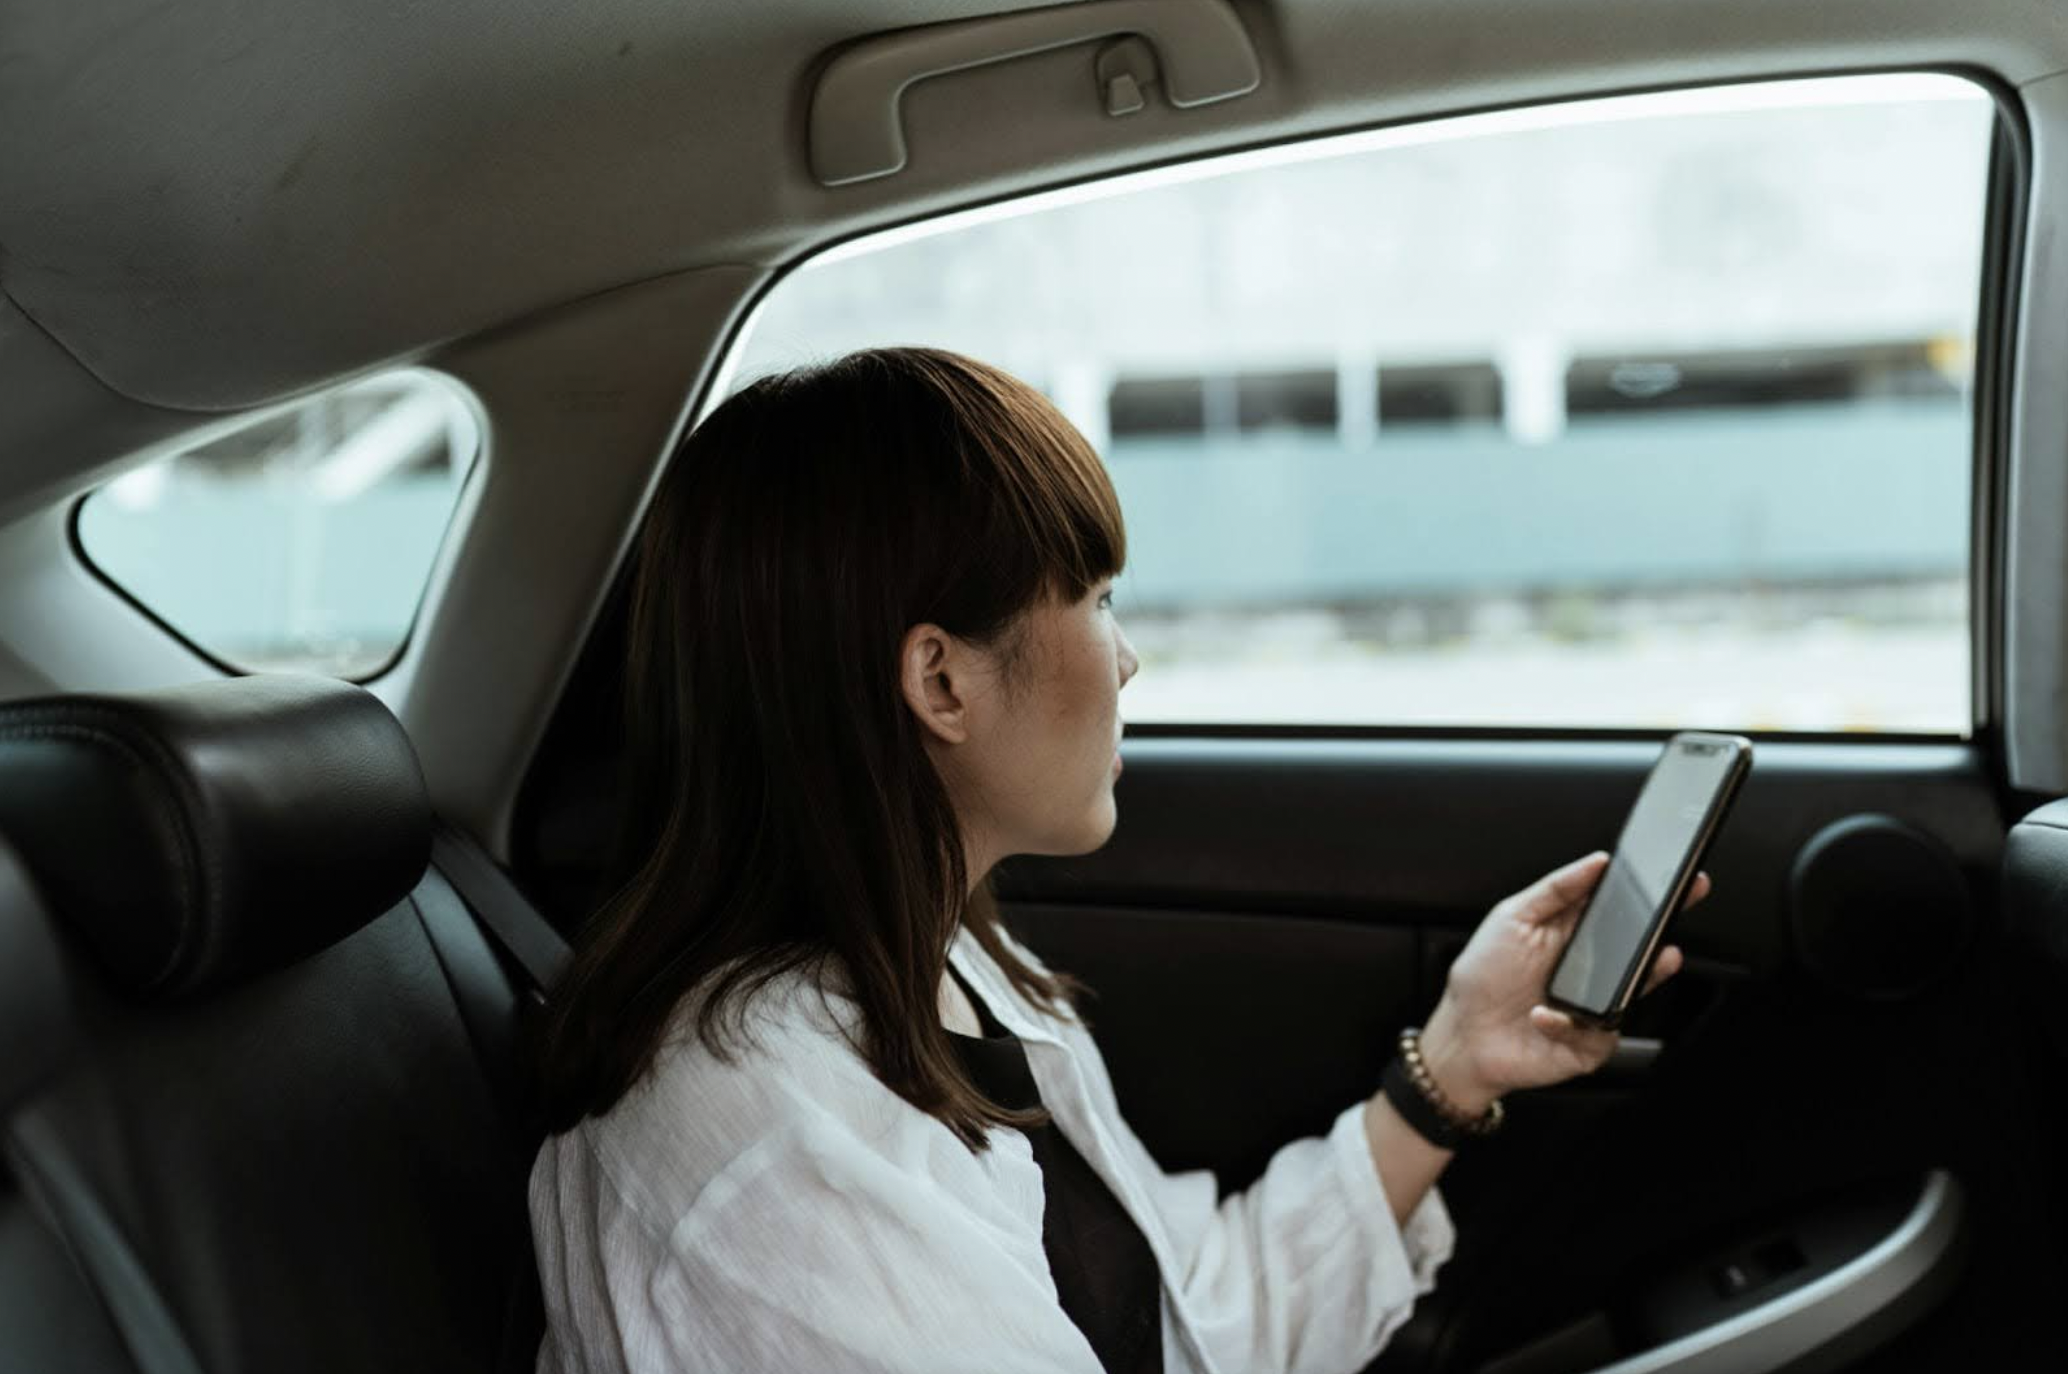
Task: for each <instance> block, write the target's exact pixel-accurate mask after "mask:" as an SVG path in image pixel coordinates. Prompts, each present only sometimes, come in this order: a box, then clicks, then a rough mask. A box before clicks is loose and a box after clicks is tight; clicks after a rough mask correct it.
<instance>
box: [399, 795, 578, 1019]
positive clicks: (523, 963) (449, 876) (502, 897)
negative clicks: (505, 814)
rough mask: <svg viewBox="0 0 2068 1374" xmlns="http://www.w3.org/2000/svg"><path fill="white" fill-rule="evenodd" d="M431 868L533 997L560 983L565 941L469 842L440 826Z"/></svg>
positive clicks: (452, 828)
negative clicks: (456, 894) (456, 893)
mask: <svg viewBox="0 0 2068 1374" xmlns="http://www.w3.org/2000/svg"><path fill="white" fill-rule="evenodd" d="M431 863H432V865H433V866H434V867H436V868H437V870H438V871H439V872H440V873H442V874H444V875H445V880H446V881H447V882H449V883H451V884H452V885H453V887H454V888H456V889H458V891H459V895H460V897H461V899H462V900H464V901H465V902H466V904H467V905H468V906H469V907H471V908H473V911H474V914H475V915H476V916H477V917H479V918H480V921H481V924H482V925H483V926H484V927H485V928H486V929H487V931H488V933H489V936H490V937H491V938H492V939H494V941H495V942H496V944H497V946H499V947H500V948H501V949H502V951H503V953H505V954H507V955H509V956H510V958H511V959H513V960H515V961H516V963H517V966H518V967H519V968H521V969H523V970H524V975H525V977H526V978H528V979H529V980H530V982H531V986H532V990H533V991H534V992H545V991H546V990H548V989H549V988H551V987H552V986H553V985H554V984H555V983H557V982H559V981H560V974H561V973H562V971H563V970H565V969H566V967H567V963H568V960H569V959H570V958H571V957H572V955H571V953H570V951H569V949H568V947H567V941H566V940H564V939H562V938H561V936H560V932H559V931H557V930H555V929H553V927H552V926H551V925H550V924H549V923H548V922H547V921H546V918H545V917H543V916H541V915H539V913H538V910H537V908H535V907H533V906H532V904H531V902H530V901H529V900H528V899H527V898H526V897H525V895H524V894H523V893H522V892H519V891H518V890H517V885H516V884H515V883H513V882H511V881H510V877H509V875H508V874H506V873H504V872H503V870H502V866H501V865H499V864H498V863H496V861H495V860H494V859H492V858H490V857H489V855H488V851H487V850H485V849H483V848H482V847H481V846H480V845H479V844H476V843H475V842H474V837H473V836H471V835H469V834H467V833H466V832H465V831H464V830H461V829H460V828H459V827H458V826H456V825H454V824H452V823H451V822H450V821H444V820H441V821H440V822H439V823H438V827H437V829H436V830H434V831H433V832H432V834H431Z"/></svg>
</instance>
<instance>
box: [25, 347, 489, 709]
mask: <svg viewBox="0 0 2068 1374" xmlns="http://www.w3.org/2000/svg"><path fill="white" fill-rule="evenodd" d="M394 372H421V373H426V374H428V375H430V376H432V377H433V378H435V379H436V383H437V384H439V385H442V386H443V387H444V388H445V389H446V390H447V392H449V393H450V395H451V397H452V399H453V400H454V401H455V402H456V403H458V404H460V405H463V406H465V407H466V408H467V410H468V411H469V412H470V413H471V415H472V417H473V421H474V429H475V441H474V452H473V454H472V455H471V456H470V457H469V458H468V459H467V463H466V468H465V470H464V471H463V472H462V473H461V474H460V477H459V480H458V481H457V482H455V483H454V484H453V497H452V509H451V511H450V512H448V514H447V516H446V520H445V527H444V529H443V530H442V531H440V533H439V535H438V542H437V543H436V544H435V545H434V546H433V547H432V550H431V560H430V565H429V570H428V573H427V575H426V577H425V579H424V585H423V586H421V587H419V588H418V589H417V595H416V602H415V604H413V605H412V606H411V607H410V610H409V619H408V621H407V622H406V623H405V624H404V626H403V629H402V636H401V638H400V639H398V640H397V641H396V642H395V647H394V649H393V651H392V652H390V653H389V654H388V655H387V656H386V657H385V658H383V659H382V660H381V661H380V664H379V666H377V667H375V668H374V669H372V670H371V671H369V672H366V673H363V674H356V675H347V674H343V673H321V674H319V676H323V677H328V678H331V679H332V680H333V681H337V682H349V683H351V684H353V685H354V686H357V687H368V686H371V685H372V684H374V683H376V682H378V681H380V680H381V679H382V678H384V677H386V676H387V675H388V674H389V673H392V672H394V671H395V669H396V668H397V667H398V666H400V665H401V663H402V660H403V659H404V658H405V657H407V656H408V653H409V650H410V648H411V646H412V645H413V644H414V643H415V642H416V636H417V630H418V628H419V626H420V625H421V624H422V622H423V615H424V607H425V605H426V604H428V603H429V601H430V599H431V593H432V591H433V590H435V589H436V587H437V586H438V584H439V582H440V580H441V576H442V570H443V569H444V568H445V567H446V566H447V560H448V555H449V554H450V552H451V550H452V549H454V548H456V547H457V546H458V545H457V543H456V542H455V541H456V540H461V539H463V538H464V534H463V532H462V530H461V528H460V527H461V526H462V524H464V523H465V522H464V520H463V518H462V516H463V513H464V512H465V511H466V510H467V509H468V506H469V502H470V499H471V497H472V496H473V493H474V489H475V487H476V486H477V485H478V484H479V483H480V482H481V481H482V471H483V469H484V468H485V467H486V466H487V462H488V449H489V424H488V416H487V413H486V411H485V410H484V409H483V407H482V405H481V401H480V398H479V397H477V396H475V395H474V393H473V391H472V389H470V388H469V387H468V386H466V385H465V384H464V383H463V382H461V381H460V379H459V378H457V377H455V376H453V375H452V374H450V373H448V372H444V371H441V370H439V369H438V368H435V367H429V366H426V365H424V364H422V363H414V364H407V365H405V366H402V367H395V368H385V369H382V371H381V372H375V373H369V374H367V375H365V376H360V377H353V378H350V379H348V380H346V381H343V382H338V383H335V384H333V385H331V386H326V387H322V388H319V389H318V390H316V391H314V392H310V393H308V394H306V395H302V396H297V397H295V398H294V399H293V400H292V401H288V402H285V403H282V404H280V405H273V406H263V407H260V408H259V409H256V410H254V411H251V412H250V413H248V414H246V415H242V416H239V417H237V418H238V421H239V423H237V424H234V425H229V426H226V427H224V428H223V429H222V430H221V431H219V435H218V437H219V436H220V435H228V434H235V433H236V432H237V431H238V430H240V429H242V428H244V427H245V426H247V425H254V424H258V423H260V422H262V421H264V420H266V419H269V418H271V417H274V416H277V415H285V414H290V413H292V412H293V411H294V409H295V408H296V407H297V406H300V405H304V404H307V403H308V402H309V401H311V400H314V399H315V398H316V397H318V396H321V395H324V394H327V393H328V392H331V391H338V390H343V389H344V388H346V387H349V386H354V385H357V384H359V383H361V382H365V381H370V380H373V379H374V378H376V377H379V376H382V375H384V374H386V373H394ZM185 440H186V436H179V438H177V439H175V440H174V441H173V443H171V444H167V445H164V446H162V447H161V449H160V450H159V451H154V452H152V453H151V454H150V455H149V456H148V457H146V458H145V459H144V460H143V462H142V463H133V464H130V465H129V466H127V467H125V468H124V469H123V470H122V472H120V473H116V474H114V475H113V476H110V477H107V478H104V479H103V480H101V481H99V482H96V483H94V485H92V486H90V487H88V488H87V489H86V490H84V491H82V492H80V493H78V494H77V495H76V496H73V497H72V498H71V499H70V501H69V502H68V503H67V504H66V509H65V544H66V547H67V548H69V549H70V550H71V554H72V558H73V560H74V561H75V562H76V563H77V564H78V565H79V566H80V567H81V568H82V569H83V570H85V572H86V574H87V575H88V576H89V577H91V578H92V579H93V580H94V581H95V582H97V583H99V584H100V585H101V586H102V587H105V588H106V589H107V590H108V591H110V592H112V593H114V594H115V596H116V597H117V598H118V599H120V600H121V601H123V602H124V603H126V604H127V605H128V606H129V608H130V609H131V610H134V611H135V612H136V613H137V614H139V615H141V616H142V617H143V618H144V619H145V620H147V621H149V622H150V623H151V624H152V625H154V626H156V627H157V628H158V629H159V630H161V631H163V632H164V634H165V635H166V636H167V637H168V638H170V639H172V640H173V641H175V642H176V643H178V644H179V645H180V647H182V648H184V649H185V650H186V651H187V652H188V653H190V654H192V655H194V657H196V658H198V659H200V660H201V661H202V662H203V663H206V664H207V665H208V666H209V667H211V668H214V669H215V670H216V671H217V672H219V673H221V674H222V675H223V676H225V677H255V676H260V675H263V674H266V673H276V672H286V671H289V670H287V669H281V668H253V667H248V666H246V665H244V664H240V663H234V662H232V661H231V660H229V659H227V658H225V657H224V656H223V655H222V654H221V653H219V652H218V651H216V650H214V649H211V648H209V647H208V646H207V645H205V644H203V643H201V642H200V641H199V640H198V639H195V638H194V637H193V636H192V635H191V634H188V633H187V632H186V631H184V630H182V629H180V627H179V626H177V625H175V624H173V623H172V621H171V620H169V619H168V618H167V617H166V615H165V613H164V612H162V611H159V610H157V609H155V608H153V607H152V606H151V604H150V603H149V602H147V601H145V600H144V599H143V598H142V597H141V596H140V595H139V594H138V593H137V592H135V591H133V590H132V589H130V588H129V587H127V586H125V585H124V584H123V583H122V582H121V581H119V580H118V579H116V578H115V576H114V575H113V574H111V573H109V572H108V571H107V569H105V568H103V567H102V566H101V565H100V564H99V563H98V562H96V561H95V560H94V558H93V555H92V554H91V553H89V552H88V551H87V548H86V541H85V540H84V539H83V538H81V537H80V533H79V521H80V518H81V515H82V513H83V512H84V511H85V509H86V503H87V502H88V501H91V500H92V499H93V498H94V497H95V496H98V495H100V494H101V493H102V492H103V491H105V490H106V489H107V488H108V487H109V486H110V485H111V484H112V483H113V482H114V481H115V480H116V479H117V478H119V477H121V476H123V475H124V474H126V473H129V472H133V471H135V470H136V469H137V468H139V467H142V466H143V465H144V463H148V462H153V461H156V460H158V459H160V458H166V457H171V456H174V455H175V454H177V453H179V452H180V451H182V450H181V449H180V448H178V447H176V445H178V444H181V443H184V442H185Z"/></svg>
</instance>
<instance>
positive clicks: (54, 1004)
mask: <svg viewBox="0 0 2068 1374" xmlns="http://www.w3.org/2000/svg"><path fill="white" fill-rule="evenodd" d="M64 978H65V975H64V969H63V968H62V967H61V966H60V964H59V962H58V955H57V942H56V941H55V940H54V939H53V938H52V936H51V930H50V914H49V913H48V912H46V911H45V910H44V909H43V905H42V903H40V902H38V901H37V900H36V894H35V892H34V891H33V890H32V889H31V888H30V887H29V875H28V873H27V871H26V870H24V869H23V868H22V865H21V861H20V860H19V859H17V858H16V857H15V854H14V851H13V850H11V849H9V848H8V847H7V846H6V845H5V844H0V1113H5V1112H8V1111H10V1110H12V1109H13V1108H14V1106H15V1104H16V1103H18V1102H20V1101H21V1100H22V1099H23V1098H24V1097H27V1096H28V1095H29V1092H30V1091H31V1090H32V1089H33V1088H35V1086H36V1085H37V1084H38V1083H41V1082H42V1081H43V1079H44V1078H45V1076H46V1075H48V1074H49V1073H50V1071H51V1070H52V1069H54V1068H56V1067H57V1066H58V1064H59V1062H60V1061H61V1060H62V1059H63V1058H64V1054H65V1052H66V1051H67V1050H68V1049H70V1048H71V1044H72V1018H71V1009H70V1004H69V1001H68V999H67V998H66V996H65V981H64Z"/></svg>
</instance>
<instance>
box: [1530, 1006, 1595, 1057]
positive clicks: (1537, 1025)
mask: <svg viewBox="0 0 2068 1374" xmlns="http://www.w3.org/2000/svg"><path fill="white" fill-rule="evenodd" d="M1529 1023H1530V1025H1531V1026H1532V1027H1533V1028H1534V1029H1535V1030H1536V1032H1537V1033H1538V1034H1539V1035H1542V1036H1543V1037H1544V1038H1545V1039H1546V1040H1555V1041H1557V1042H1558V1043H1559V1044H1561V1045H1563V1046H1565V1047H1566V1048H1567V1049H1569V1050H1571V1051H1572V1052H1573V1053H1574V1054H1576V1055H1578V1056H1580V1057H1581V1058H1582V1059H1583V1060H1587V1061H1589V1062H1590V1063H1596V1064H1598V1063H1601V1062H1603V1061H1605V1060H1606V1059H1607V1058H1608V1056H1609V1054H1610V1053H1611V1052H1612V1051H1614V1049H1615V1047H1616V1033H1615V1032H1614V1031H1611V1030H1599V1029H1596V1028H1595V1027H1592V1026H1582V1025H1580V1024H1579V1023H1578V1022H1576V1021H1574V1020H1573V1019H1572V1017H1570V1016H1568V1015H1567V1014H1566V1013H1564V1012H1562V1011H1559V1010H1558V1009H1556V1008H1555V1007H1547V1006H1545V1005H1543V1004H1542V1003H1538V1004H1537V1005H1536V1006H1534V1007H1531V1008H1530V1009H1529Z"/></svg>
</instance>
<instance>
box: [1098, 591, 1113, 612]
mask: <svg viewBox="0 0 2068 1374" xmlns="http://www.w3.org/2000/svg"><path fill="white" fill-rule="evenodd" d="M1112 608H1113V593H1111V592H1101V593H1099V609H1100V610H1111V609H1112Z"/></svg>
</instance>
